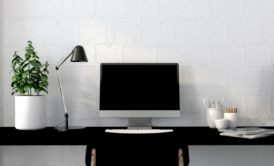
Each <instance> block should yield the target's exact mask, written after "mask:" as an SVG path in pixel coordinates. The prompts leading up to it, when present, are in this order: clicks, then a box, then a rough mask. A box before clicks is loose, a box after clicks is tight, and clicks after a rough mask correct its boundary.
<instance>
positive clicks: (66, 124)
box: [56, 63, 69, 129]
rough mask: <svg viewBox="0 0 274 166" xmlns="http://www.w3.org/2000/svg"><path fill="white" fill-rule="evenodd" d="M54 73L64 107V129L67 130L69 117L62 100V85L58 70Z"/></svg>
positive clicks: (63, 99)
mask: <svg viewBox="0 0 274 166" xmlns="http://www.w3.org/2000/svg"><path fill="white" fill-rule="evenodd" d="M61 64H62V63H61ZM56 73H57V79H58V84H59V89H60V92H61V97H62V102H63V106H64V110H65V127H66V129H68V116H69V115H68V111H67V107H66V104H65V98H64V94H63V89H62V84H61V80H60V76H59V70H58V69H56Z"/></svg>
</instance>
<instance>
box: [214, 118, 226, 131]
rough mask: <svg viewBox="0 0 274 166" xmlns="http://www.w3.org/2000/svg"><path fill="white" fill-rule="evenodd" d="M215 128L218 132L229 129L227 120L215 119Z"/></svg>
mask: <svg viewBox="0 0 274 166" xmlns="http://www.w3.org/2000/svg"><path fill="white" fill-rule="evenodd" d="M214 121H215V126H216V128H217V129H218V130H221V129H226V128H227V122H228V120H226V119H215V120H214Z"/></svg>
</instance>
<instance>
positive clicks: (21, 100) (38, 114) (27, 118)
mask: <svg viewBox="0 0 274 166" xmlns="http://www.w3.org/2000/svg"><path fill="white" fill-rule="evenodd" d="M46 103H47V97H46V96H15V128H16V129H19V130H37V129H42V128H45V127H46V118H47V117H46V116H47V104H46Z"/></svg>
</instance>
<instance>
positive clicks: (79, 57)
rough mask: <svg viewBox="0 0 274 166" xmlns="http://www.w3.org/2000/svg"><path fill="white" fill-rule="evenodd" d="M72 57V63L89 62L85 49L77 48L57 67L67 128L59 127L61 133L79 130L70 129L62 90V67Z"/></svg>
mask: <svg viewBox="0 0 274 166" xmlns="http://www.w3.org/2000/svg"><path fill="white" fill-rule="evenodd" d="M70 56H71V59H70V61H71V62H87V61H88V59H87V56H86V53H85V50H84V48H83V47H82V46H76V47H75V48H74V49H73V50H72V51H71V53H70V54H69V55H68V56H67V57H64V58H62V59H61V60H60V62H59V63H58V64H57V65H56V67H55V69H56V73H57V78H58V83H59V88H60V92H61V97H62V102H63V106H64V110H65V126H63V127H57V130H59V131H67V130H69V129H76V128H77V127H69V120H68V118H69V114H68V111H67V107H66V104H65V99H64V95H63V90H62V84H61V80H60V77H59V69H60V67H61V66H62V64H63V63H64V62H66V60H68V59H69V57H70Z"/></svg>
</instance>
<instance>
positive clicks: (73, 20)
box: [0, 0, 274, 126]
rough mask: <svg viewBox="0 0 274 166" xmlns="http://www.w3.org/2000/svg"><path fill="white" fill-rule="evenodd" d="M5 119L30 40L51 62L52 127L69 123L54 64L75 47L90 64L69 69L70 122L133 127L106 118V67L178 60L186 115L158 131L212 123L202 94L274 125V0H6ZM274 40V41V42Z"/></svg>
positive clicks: (252, 121)
mask: <svg viewBox="0 0 274 166" xmlns="http://www.w3.org/2000/svg"><path fill="white" fill-rule="evenodd" d="M2 3H3V11H2V12H3V14H4V16H3V20H2V21H3V23H2V24H3V25H2V28H3V30H2V33H3V37H2V39H3V42H4V47H3V49H1V50H3V51H2V52H3V53H2V56H1V57H2V58H3V57H5V58H3V60H2V61H1V62H0V63H1V67H2V68H3V71H2V72H1V79H2V80H3V81H2V84H3V85H1V95H2V96H3V97H2V98H1V102H3V106H2V107H1V112H0V117H2V119H1V121H0V123H1V125H2V126H13V125H14V111H13V110H14V106H13V102H14V101H13V100H14V99H13V97H12V96H11V95H10V92H11V87H10V80H11V79H10V78H11V75H10V74H9V72H10V64H11V58H12V55H13V52H14V51H15V50H18V51H19V52H20V54H21V55H22V54H23V53H24V52H23V51H24V48H25V46H26V43H27V41H28V40H32V41H33V43H34V47H35V48H36V50H37V52H38V55H40V57H41V59H42V60H47V61H48V62H49V64H50V76H49V83H50V86H49V95H48V101H49V102H48V114H47V116H48V117H47V122H48V126H54V125H56V124H58V123H59V122H60V121H62V120H63V108H62V104H61V98H60V93H59V90H58V86H57V78H56V73H55V71H54V66H55V64H56V63H57V62H58V61H59V60H60V59H61V58H62V57H64V56H66V55H68V54H69V53H70V51H71V50H72V49H73V47H74V46H75V45H78V44H80V45H83V46H84V48H85V49H86V52H87V55H88V59H89V62H88V63H82V64H75V63H74V64H73V63H69V62H67V63H66V64H65V66H62V68H61V77H62V81H63V85H64V93H65V99H66V101H67V106H68V110H69V113H70V114H71V119H72V121H71V122H72V123H74V124H77V125H84V126H97V125H99V126H108V125H118V126H120V125H126V120H124V119H109V118H107V119H103V118H98V103H99V102H98V96H99V95H98V92H99V64H100V63H101V62H178V63H179V64H180V82H181V106H182V108H181V112H182V117H181V118H169V119H167V118H162V119H157V118H155V119H153V123H154V125H158V126H168V125H171V126H186V125H199V126H200V125H206V120H205V119H206V118H205V110H204V107H203V105H202V103H201V100H202V98H203V97H205V96H208V97H210V98H212V99H217V98H222V97H225V98H226V105H227V106H236V107H238V108H239V115H240V118H241V120H240V124H241V125H273V124H274V114H273V111H274V110H273V108H274V107H273V104H274V96H273V91H274V88H273V87H274V86H273V85H274V81H273V78H274V72H273V61H274V53H273V51H274V47H273V44H274V33H273V28H274V12H273V11H274V2H273V1H272V0H248V1H245V0H194V1H193V0H48V1H44V0H20V1H18V0H3V1H2ZM272 38H273V39H272Z"/></svg>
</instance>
